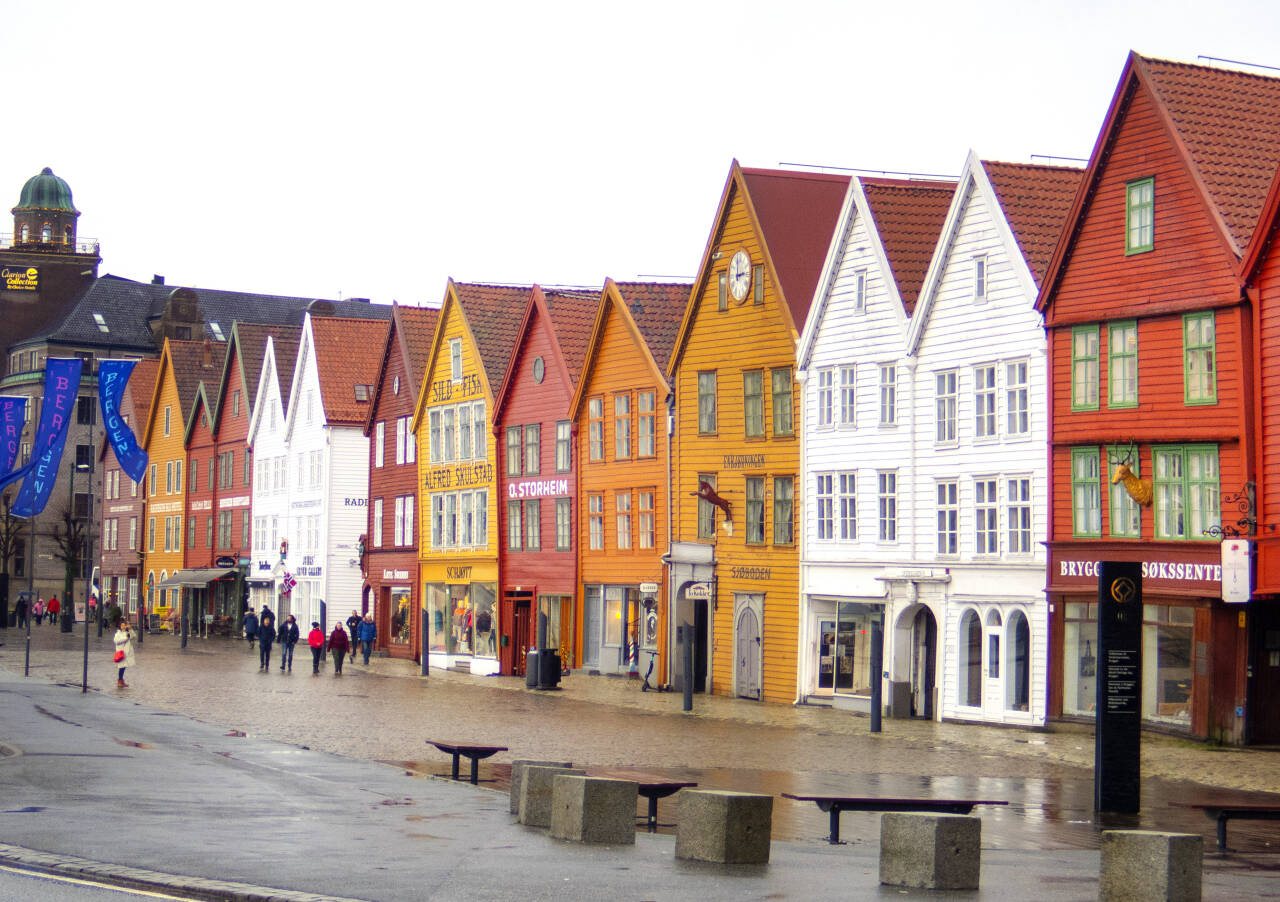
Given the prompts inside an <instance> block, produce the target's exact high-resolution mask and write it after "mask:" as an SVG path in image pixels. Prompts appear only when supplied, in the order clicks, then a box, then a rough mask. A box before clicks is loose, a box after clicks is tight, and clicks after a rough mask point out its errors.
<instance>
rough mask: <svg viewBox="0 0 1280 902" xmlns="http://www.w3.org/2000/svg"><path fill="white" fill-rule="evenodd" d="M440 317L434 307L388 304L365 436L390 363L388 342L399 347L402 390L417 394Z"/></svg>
mask: <svg viewBox="0 0 1280 902" xmlns="http://www.w3.org/2000/svg"><path fill="white" fill-rule="evenodd" d="M439 318H440V310H439V308H437V307H402V306H401V305H399V304H397V303H395V302H394V301H393V302H392V304H391V324H390V326H389V327H388V329H387V335H386V339H385V341H383V344H382V357H381V358H380V359H379V361H378V374H377V376H376V377H375V381H374V383H373V397H372V398H371V399H370V402H369V413H368V414H367V416H366V417H365V424H364V431H365V435H368V434H369V432H370V431H371V430H372V429H373V415H374V412H375V411H376V410H377V409H378V401H379V399H381V397H382V384H383V383H384V382H385V381H386V376H387V366H388V365H389V364H390V362H391V348H392V343H393V342H394V343H395V344H397V345H399V347H400V359H401V360H403V361H404V371H405V390H406V391H408V392H409V393H410V394H409V397H411V398H414V399H416V398H417V397H418V387H419V383H420V381H421V379H422V374H423V373H424V372H426V370H425V369H424V367H425V366H426V364H427V360H428V358H429V357H430V356H431V345H432V342H433V341H434V340H435V334H436V323H437V322H438V320H439Z"/></svg>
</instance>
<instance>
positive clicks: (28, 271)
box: [0, 266, 40, 291]
mask: <svg viewBox="0 0 1280 902" xmlns="http://www.w3.org/2000/svg"><path fill="white" fill-rule="evenodd" d="M0 284H3V285H4V289H5V291H39V290H40V270H38V269H36V268H35V267H34V266H28V267H26V268H25V269H10V268H9V267H7V266H6V267H3V268H0Z"/></svg>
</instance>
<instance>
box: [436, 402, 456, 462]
mask: <svg viewBox="0 0 1280 902" xmlns="http://www.w3.org/2000/svg"><path fill="white" fill-rule="evenodd" d="M455 413H456V411H454V409H453V408H452V407H446V408H444V410H442V411H440V446H441V451H442V452H443V453H444V457H443V458H442V460H443V461H444V462H445V463H451V462H452V461H453V459H454V455H455V454H456V452H457V448H458V443H457V437H456V436H455V435H454V429H453V423H454V415H455Z"/></svg>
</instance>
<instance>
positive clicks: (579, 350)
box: [543, 291, 600, 387]
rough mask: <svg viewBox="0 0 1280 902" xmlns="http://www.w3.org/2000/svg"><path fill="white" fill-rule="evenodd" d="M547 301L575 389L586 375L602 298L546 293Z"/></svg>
mask: <svg viewBox="0 0 1280 902" xmlns="http://www.w3.org/2000/svg"><path fill="white" fill-rule="evenodd" d="M543 298H544V299H545V301H546V304H547V311H548V312H549V313H550V319H551V328H552V331H553V332H554V334H555V337H556V344H557V345H558V346H559V349H560V357H561V359H562V361H563V363H564V368H565V371H566V372H567V373H568V374H569V384H570V387H572V386H574V385H577V384H578V376H579V375H580V374H581V372H582V363H583V360H584V358H585V357H586V353H587V342H588V341H589V340H590V338H591V323H592V321H593V320H594V318H595V313H596V307H597V305H598V304H599V299H600V296H599V295H598V294H595V293H593V292H586V291H546V292H543Z"/></svg>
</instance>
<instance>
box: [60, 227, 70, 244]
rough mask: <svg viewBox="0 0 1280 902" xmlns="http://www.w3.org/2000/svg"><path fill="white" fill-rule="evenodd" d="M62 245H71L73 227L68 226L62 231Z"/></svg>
mask: <svg viewBox="0 0 1280 902" xmlns="http://www.w3.org/2000/svg"><path fill="white" fill-rule="evenodd" d="M62 243H63V244H66V245H70V244H71V226H66V227H64V228H63V230H62Z"/></svg>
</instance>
